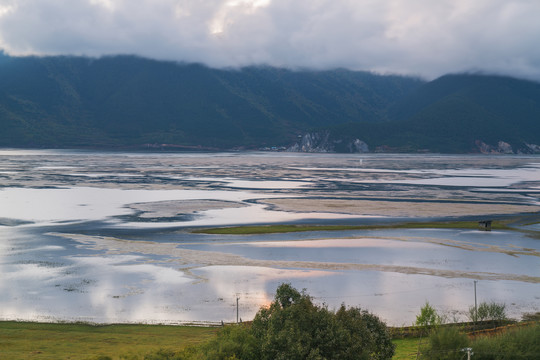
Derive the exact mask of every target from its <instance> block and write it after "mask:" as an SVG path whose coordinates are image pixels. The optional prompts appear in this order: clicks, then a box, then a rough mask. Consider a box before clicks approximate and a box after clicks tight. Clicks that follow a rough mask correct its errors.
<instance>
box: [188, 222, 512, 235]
mask: <svg viewBox="0 0 540 360" xmlns="http://www.w3.org/2000/svg"><path fill="white" fill-rule="evenodd" d="M491 228H492V229H493V230H515V229H513V228H511V227H509V226H508V225H507V223H506V222H505V221H494V222H493V224H492V227H491ZM377 229H478V222H476V221H450V222H409V223H400V224H391V225H257V226H231V227H220V228H210V229H199V230H194V231H193V232H194V233H198V234H215V235H256V234H276V233H291V232H302V231H343V230H377Z"/></svg>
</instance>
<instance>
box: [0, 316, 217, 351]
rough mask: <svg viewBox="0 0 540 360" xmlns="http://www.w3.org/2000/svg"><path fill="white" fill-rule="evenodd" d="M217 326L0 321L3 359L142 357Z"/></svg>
mask: <svg viewBox="0 0 540 360" xmlns="http://www.w3.org/2000/svg"><path fill="white" fill-rule="evenodd" d="M216 331H217V328H209V327H196V326H164V325H105V326H97V325H88V324H47V323H31V322H14V321H6V322H0V359H55V360H56V359H98V358H99V356H110V357H111V358H112V359H142V358H143V357H144V355H145V354H147V353H149V352H155V351H157V350H159V349H161V348H164V349H181V348H183V347H185V346H187V345H193V344H197V343H200V342H203V341H205V340H207V339H208V338H210V337H212V336H214V334H215V333H216Z"/></svg>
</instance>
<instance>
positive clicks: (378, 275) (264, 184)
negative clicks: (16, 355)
mask: <svg viewBox="0 0 540 360" xmlns="http://www.w3.org/2000/svg"><path fill="white" fill-rule="evenodd" d="M539 199H540V157H539V156H526V155H521V156H486V155H482V156H480V155H424V154H422V155H401V154H400V155H392V154H354V155H345V154H299V153H270V152H268V153H266V152H238V153H167V152H155V153H150V152H149V153H136V152H104V151H82V150H12V149H4V150H0V269H1V275H2V276H1V278H0V305H1V306H0V319H2V320H33V321H89V322H96V323H119V322H144V323H168V324H177V323H200V324H206V323H219V322H221V321H225V322H233V321H236V314H237V308H236V304H237V299H238V304H239V309H238V313H239V316H240V318H242V319H244V320H250V319H252V318H253V316H254V315H255V313H256V312H257V310H258V309H259V308H260V307H261V306H264V305H267V304H269V303H270V302H271V301H272V298H273V292H274V291H275V289H276V288H277V286H278V285H279V284H280V283H283V282H289V283H291V284H292V285H293V286H295V287H296V288H298V289H306V291H307V292H308V293H309V294H310V295H312V296H313V298H314V301H315V302H317V303H319V304H326V305H327V306H328V307H329V308H337V307H338V306H339V305H340V304H341V303H345V304H346V305H350V306H359V307H361V308H363V309H367V310H369V311H370V312H373V313H375V314H377V315H379V316H380V317H381V318H382V319H383V320H384V321H386V322H387V323H388V324H390V325H410V324H412V322H414V319H415V316H416V315H417V314H418V312H419V310H420V307H421V306H422V305H423V304H424V303H425V302H426V301H428V302H429V303H430V304H431V305H433V306H434V307H435V308H436V309H437V310H438V311H439V312H440V313H442V314H444V315H445V316H447V318H448V319H449V320H460V321H466V320H467V314H468V309H469V307H470V306H472V305H474V281H477V297H478V301H479V302H481V301H488V302H491V301H495V302H498V303H505V304H506V309H507V312H508V314H509V315H510V316H512V317H515V318H519V317H521V315H522V314H523V313H526V312H537V311H540V239H539V232H540V226H539V224H540V218H539V216H538V214H539V211H540V200H539ZM500 218H511V219H513V225H512V226H513V227H514V228H515V230H505V231H495V230H494V231H491V232H484V231H478V230H462V229H382V228H381V229H373V230H350V231H312V232H302V233H287V234H269V235H207V234H198V233H193V232H192V231H193V229H199V228H204V227H214V226H231V225H244V224H273V223H287V224H351V225H368V224H381V225H384V224H393V223H397V222H411V221H431V220H437V221H440V220H448V221H451V220H461V219H467V220H474V221H480V220H491V219H494V220H496V219H500Z"/></svg>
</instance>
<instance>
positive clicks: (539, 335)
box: [471, 324, 540, 360]
mask: <svg viewBox="0 0 540 360" xmlns="http://www.w3.org/2000/svg"><path fill="white" fill-rule="evenodd" d="M539 339H540V324H536V325H533V326H529V327H525V328H519V329H514V330H507V331H506V332H504V333H502V334H500V335H497V336H493V337H482V338H478V339H477V340H475V341H474V342H473V343H472V345H471V347H472V348H473V352H474V359H475V360H510V359H523V360H533V359H535V360H536V359H538V356H539V355H538V354H540V341H539Z"/></svg>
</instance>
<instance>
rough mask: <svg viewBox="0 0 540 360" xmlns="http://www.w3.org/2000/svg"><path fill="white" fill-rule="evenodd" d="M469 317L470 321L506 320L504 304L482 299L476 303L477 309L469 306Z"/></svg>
mask: <svg viewBox="0 0 540 360" xmlns="http://www.w3.org/2000/svg"><path fill="white" fill-rule="evenodd" d="M469 317H470V319H471V320H472V321H485V320H495V321H501V320H506V319H507V316H506V304H504V303H496V302H490V303H487V302H485V301H484V302H482V303H480V305H478V310H477V309H475V307H474V306H471V307H469Z"/></svg>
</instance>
